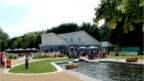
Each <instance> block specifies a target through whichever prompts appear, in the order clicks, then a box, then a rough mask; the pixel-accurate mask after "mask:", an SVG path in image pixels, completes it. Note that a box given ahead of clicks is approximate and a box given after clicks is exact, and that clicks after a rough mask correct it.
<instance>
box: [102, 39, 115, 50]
mask: <svg viewBox="0 0 144 81" xmlns="http://www.w3.org/2000/svg"><path fill="white" fill-rule="evenodd" d="M100 43H101V48H102V49H106V50H107V51H108V52H110V51H112V50H113V47H114V45H113V44H112V43H110V42H108V41H102V42H100Z"/></svg>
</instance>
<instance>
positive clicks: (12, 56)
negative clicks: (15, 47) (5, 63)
mask: <svg viewBox="0 0 144 81" xmlns="http://www.w3.org/2000/svg"><path fill="white" fill-rule="evenodd" d="M6 58H7V59H17V57H16V56H15V55H12V54H10V55H6Z"/></svg>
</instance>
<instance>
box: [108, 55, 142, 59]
mask: <svg viewBox="0 0 144 81" xmlns="http://www.w3.org/2000/svg"><path fill="white" fill-rule="evenodd" d="M107 58H116V56H112V55H108V56H107ZM119 58H120V59H129V58H138V59H139V60H144V56H119Z"/></svg>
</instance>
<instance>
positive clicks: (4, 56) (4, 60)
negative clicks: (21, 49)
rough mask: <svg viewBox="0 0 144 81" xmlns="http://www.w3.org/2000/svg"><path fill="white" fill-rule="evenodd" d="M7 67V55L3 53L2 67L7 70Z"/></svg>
mask: <svg viewBox="0 0 144 81" xmlns="http://www.w3.org/2000/svg"><path fill="white" fill-rule="evenodd" d="M5 65H6V55H5V53H3V55H2V67H4V68H5Z"/></svg>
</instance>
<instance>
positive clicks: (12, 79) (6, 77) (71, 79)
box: [0, 59, 82, 81]
mask: <svg viewBox="0 0 144 81" xmlns="http://www.w3.org/2000/svg"><path fill="white" fill-rule="evenodd" d="M39 60H41V59H39ZM39 60H38V59H31V60H30V62H33V61H39ZM11 61H12V65H16V64H20V63H24V60H22V59H17V60H11ZM3 71H4V68H2V69H0V81H82V80H81V79H79V78H77V77H75V76H73V75H71V74H69V73H67V72H64V71H63V72H58V73H52V74H41V75H40V74H38V75H18V74H7V73H3Z"/></svg>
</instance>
